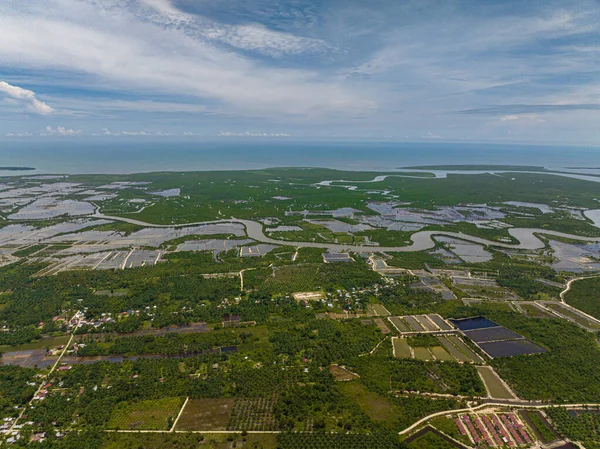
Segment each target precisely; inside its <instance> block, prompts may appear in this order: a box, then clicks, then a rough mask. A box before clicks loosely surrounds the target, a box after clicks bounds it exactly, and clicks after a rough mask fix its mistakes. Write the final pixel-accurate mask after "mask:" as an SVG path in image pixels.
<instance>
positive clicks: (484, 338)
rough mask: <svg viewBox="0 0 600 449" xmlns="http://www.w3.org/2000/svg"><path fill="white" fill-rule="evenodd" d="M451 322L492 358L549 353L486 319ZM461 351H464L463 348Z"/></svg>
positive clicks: (466, 319)
mask: <svg viewBox="0 0 600 449" xmlns="http://www.w3.org/2000/svg"><path fill="white" fill-rule="evenodd" d="M451 321H452V322H453V323H454V324H455V325H456V326H457V327H458V328H459V329H460V330H462V332H463V334H464V335H465V336H467V337H469V338H470V339H471V340H473V341H474V342H475V344H476V345H477V346H478V347H479V349H481V350H482V351H484V352H485V353H486V354H487V355H488V356H490V357H492V358H494V357H511V356H515V355H525V354H538V353H541V352H546V351H547V349H545V348H543V347H541V346H539V345H536V344H535V343H533V342H531V341H529V340H527V339H526V338H525V337H523V336H521V335H519V334H517V333H515V332H513V331H511V330H509V329H506V328H505V327H503V326H499V325H498V324H496V323H494V322H493V321H490V320H488V319H487V318H484V317H476V318H465V319H461V320H451ZM453 343H454V342H453ZM463 345H464V343H463ZM460 349H461V350H463V348H460Z"/></svg>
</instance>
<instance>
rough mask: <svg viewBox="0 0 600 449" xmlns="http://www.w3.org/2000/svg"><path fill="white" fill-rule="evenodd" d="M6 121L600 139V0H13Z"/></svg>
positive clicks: (205, 130) (113, 127) (115, 130)
mask: <svg viewBox="0 0 600 449" xmlns="http://www.w3.org/2000/svg"><path fill="white" fill-rule="evenodd" d="M0 136H2V137H13V138H14V137H20V138H28V137H30V138H73V139H76V138H81V137H97V138H105V139H106V138H110V137H117V136H121V137H127V138H134V137H137V136H146V137H148V136H157V137H158V136H163V137H166V136H189V137H190V138H192V137H194V136H199V137H206V136H212V137H222V138H228V137H237V136H242V137H268V138H270V137H272V138H294V137H297V138H328V139H329V138H332V139H336V138H337V139H350V140H352V139H377V140H386V139H387V140H395V141H439V142H444V141H452V142H454V141H473V142H479V141H485V142H498V143H505V142H525V143H555V144H590V145H600V2H598V1H597V0H592V1H569V0H560V1H542V0H535V1H534V0H532V1H527V2H523V1H522V0H518V1H501V0H469V1H466V0H465V1H453V0H448V1H428V0H418V1H410V0H406V1H394V0H369V1H368V2H367V1H364V0H0Z"/></svg>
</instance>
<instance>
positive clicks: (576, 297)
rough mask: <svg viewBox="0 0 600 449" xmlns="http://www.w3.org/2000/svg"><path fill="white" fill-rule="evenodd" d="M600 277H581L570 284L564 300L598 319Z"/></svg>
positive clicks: (599, 310) (599, 313)
mask: <svg viewBox="0 0 600 449" xmlns="http://www.w3.org/2000/svg"><path fill="white" fill-rule="evenodd" d="M599 291H600V277H594V278H590V279H582V280H580V281H575V282H573V283H572V284H571V289H570V290H569V291H568V292H567V294H566V295H565V302H566V303H567V304H569V305H571V306H573V307H575V308H576V309H579V310H581V311H583V312H585V313H587V314H589V315H591V316H593V317H595V318H598V319H600V298H599V297H598V292H599Z"/></svg>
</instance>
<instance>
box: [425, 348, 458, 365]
mask: <svg viewBox="0 0 600 449" xmlns="http://www.w3.org/2000/svg"><path fill="white" fill-rule="evenodd" d="M429 350H430V351H431V353H432V354H433V356H434V357H435V359H436V360H442V361H446V362H449V361H454V357H452V356H451V355H450V354H448V352H447V351H446V350H445V349H444V348H443V347H441V346H431V347H430V348H429Z"/></svg>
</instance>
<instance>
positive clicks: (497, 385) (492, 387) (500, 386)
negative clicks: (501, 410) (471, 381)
mask: <svg viewBox="0 0 600 449" xmlns="http://www.w3.org/2000/svg"><path fill="white" fill-rule="evenodd" d="M477 371H478V372H479V375H480V376H481V379H482V380H483V383H484V384H485V388H486V390H487V391H488V393H489V395H490V397H491V398H494V399H514V398H515V395H514V394H512V392H511V391H510V390H509V389H508V388H506V386H504V383H503V382H502V381H501V380H500V378H499V377H498V374H496V372H495V371H494V370H493V369H492V368H491V367H490V366H478V367H477Z"/></svg>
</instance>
